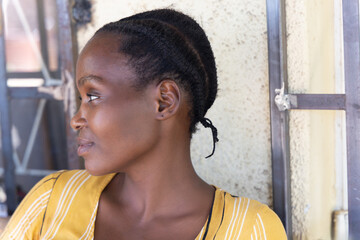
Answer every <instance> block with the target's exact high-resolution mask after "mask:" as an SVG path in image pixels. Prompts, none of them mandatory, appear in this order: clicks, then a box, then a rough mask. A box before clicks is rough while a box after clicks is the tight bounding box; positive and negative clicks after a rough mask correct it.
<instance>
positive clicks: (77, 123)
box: [70, 110, 86, 130]
mask: <svg viewBox="0 0 360 240" xmlns="http://www.w3.org/2000/svg"><path fill="white" fill-rule="evenodd" d="M70 125H71V127H72V128H73V129H74V130H80V129H82V128H83V127H84V126H85V125H86V119H85V118H84V117H83V116H82V114H81V111H80V110H79V111H78V112H77V113H76V114H75V115H74V117H73V118H72V119H71V121H70Z"/></svg>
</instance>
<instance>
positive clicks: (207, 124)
mask: <svg viewBox="0 0 360 240" xmlns="http://www.w3.org/2000/svg"><path fill="white" fill-rule="evenodd" d="M200 122H201V124H202V125H203V126H204V127H205V128H211V132H212V136H213V150H212V152H211V154H210V155H209V156H207V157H206V158H209V157H211V156H212V155H213V154H214V152H215V143H216V142H218V141H219V139H218V137H217V129H216V127H214V125H213V124H212V122H211V121H210V119H208V118H205V117H204V118H202V119H201V120H200Z"/></svg>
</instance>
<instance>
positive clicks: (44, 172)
mask: <svg viewBox="0 0 360 240" xmlns="http://www.w3.org/2000/svg"><path fill="white" fill-rule="evenodd" d="M54 172H56V171H53V170H45V169H23V170H21V169H16V174H17V175H25V176H39V177H41V176H46V175H49V174H52V173H54ZM3 175H4V169H3V168H0V176H3Z"/></svg>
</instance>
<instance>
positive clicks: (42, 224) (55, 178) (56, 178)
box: [39, 171, 66, 236]
mask: <svg viewBox="0 0 360 240" xmlns="http://www.w3.org/2000/svg"><path fill="white" fill-rule="evenodd" d="M64 172H66V171H61V172H60V173H59V174H58V175H57V176H56V177H53V178H49V179H48V180H46V181H45V182H47V181H49V180H51V179H54V180H55V181H54V183H53V186H52V188H51V193H50V196H49V199H48V201H47V203H46V207H45V211H44V216H43V219H42V222H41V227H40V232H39V235H40V236H41V233H42V229H43V226H44V221H45V217H46V211H47V207H48V205H49V201H50V198H51V195H52V192H53V189H54V187H55V184H56V182H57V180H58V178H59V177H60V176H61V174H63V173H64ZM45 182H44V183H45Z"/></svg>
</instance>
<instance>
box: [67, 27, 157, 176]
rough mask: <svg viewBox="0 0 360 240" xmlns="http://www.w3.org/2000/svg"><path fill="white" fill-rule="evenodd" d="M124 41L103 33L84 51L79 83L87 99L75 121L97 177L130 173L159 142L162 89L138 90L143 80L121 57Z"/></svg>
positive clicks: (88, 164)
mask: <svg viewBox="0 0 360 240" xmlns="http://www.w3.org/2000/svg"><path fill="white" fill-rule="evenodd" d="M119 38H120V36H119V35H115V34H110V33H106V34H105V33H101V34H99V35H97V36H95V37H94V38H93V39H91V40H90V41H89V42H88V44H87V45H86V46H85V48H84V49H83V51H82V52H81V54H80V56H79V59H78V62H77V69H76V84H77V88H78V90H79V92H80V96H81V98H82V100H81V105H80V108H79V110H78V112H77V114H76V115H75V116H74V118H73V119H72V121H71V125H72V127H73V128H74V129H76V130H78V131H79V136H78V144H79V147H78V154H79V155H80V156H82V157H83V158H84V160H85V167H86V169H87V170H88V171H89V172H90V173H91V174H93V175H103V174H107V173H112V172H120V171H123V170H125V169H126V168H127V167H129V166H130V165H131V164H135V163H136V162H137V160H141V158H142V157H145V156H146V155H147V154H150V153H151V151H153V149H155V145H156V144H157V142H158V141H157V140H158V137H159V136H158V133H159V131H158V130H159V122H158V121H157V120H156V119H155V114H156V110H157V104H156V98H155V95H156V93H155V91H156V86H154V85H152V84H150V85H149V87H146V88H145V89H144V90H141V91H139V90H135V89H134V88H133V87H132V86H133V84H134V81H135V80H136V78H137V76H136V74H135V72H134V71H133V69H132V68H131V67H130V66H128V65H127V58H126V57H125V56H124V55H123V54H121V53H119V52H118V48H119V46H118V44H119V41H120V39H119Z"/></svg>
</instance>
